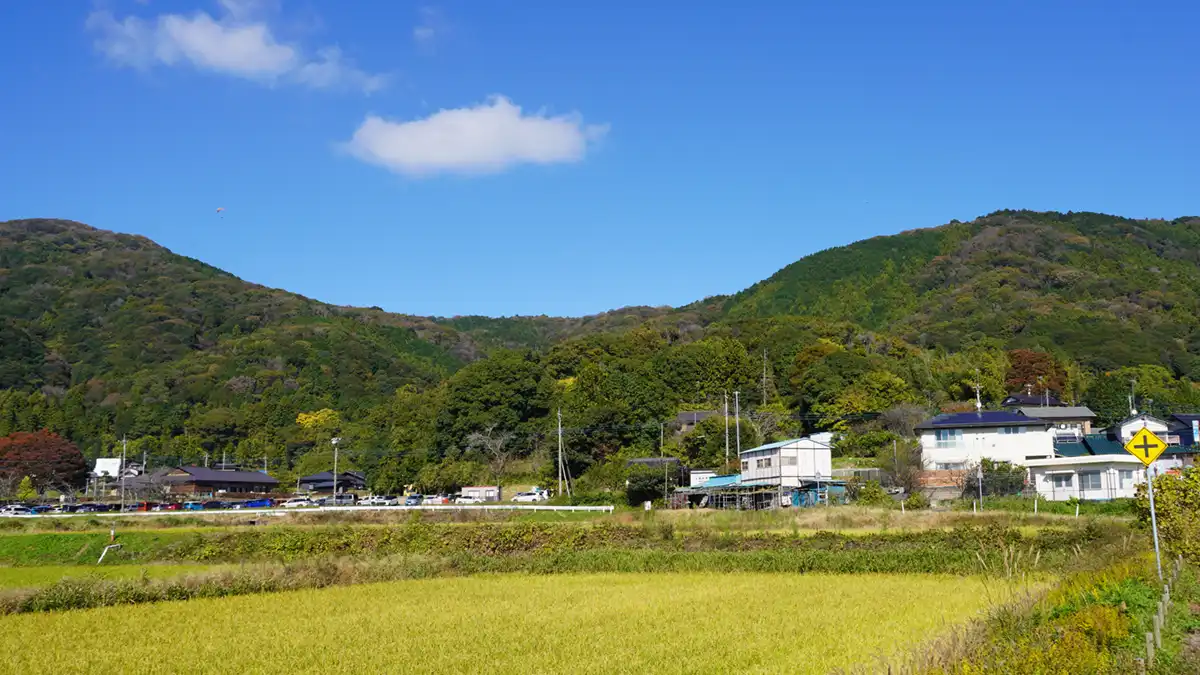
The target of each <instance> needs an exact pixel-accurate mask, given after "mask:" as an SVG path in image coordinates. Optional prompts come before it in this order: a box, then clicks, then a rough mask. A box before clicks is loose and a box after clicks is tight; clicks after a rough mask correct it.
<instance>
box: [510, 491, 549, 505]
mask: <svg viewBox="0 0 1200 675" xmlns="http://www.w3.org/2000/svg"><path fill="white" fill-rule="evenodd" d="M547 499H549V497H548V496H546V493H545V492H518V493H517V494H516V495H514V496H513V498H512V500H513V501H514V502H521V503H532V502H544V501H546V500H547Z"/></svg>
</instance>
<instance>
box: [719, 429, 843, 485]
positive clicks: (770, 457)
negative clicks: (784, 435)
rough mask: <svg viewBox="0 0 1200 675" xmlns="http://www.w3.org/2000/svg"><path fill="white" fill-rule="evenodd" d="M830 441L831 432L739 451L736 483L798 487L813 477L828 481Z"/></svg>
mask: <svg viewBox="0 0 1200 675" xmlns="http://www.w3.org/2000/svg"><path fill="white" fill-rule="evenodd" d="M832 442H833V434H830V433H823V434H813V435H812V436H806V437H805V438H793V439H791V440H787V441H779V442H778V443H767V444H766V445H760V446H758V447H757V448H750V449H749V450H743V451H742V453H741V460H742V473H741V478H740V482H741V483H762V484H764V485H774V486H779V487H800V486H802V485H805V484H807V483H809V482H811V481H814V480H821V479H824V480H830V479H831V478H832V477H833V459H832V452H831V451H830V445H831V444H832Z"/></svg>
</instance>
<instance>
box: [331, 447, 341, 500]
mask: <svg viewBox="0 0 1200 675" xmlns="http://www.w3.org/2000/svg"><path fill="white" fill-rule="evenodd" d="M341 440H342V439H340V438H338V437H337V436H334V437H333V438H331V439H329V442H330V443H333V504H334V506H337V476H338V473H337V464H338V462H337V461H338V442H340V441H341Z"/></svg>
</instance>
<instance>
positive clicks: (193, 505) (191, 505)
mask: <svg viewBox="0 0 1200 675" xmlns="http://www.w3.org/2000/svg"><path fill="white" fill-rule="evenodd" d="M183 510H184V511H203V510H204V504H203V503H201V502H184V503H183Z"/></svg>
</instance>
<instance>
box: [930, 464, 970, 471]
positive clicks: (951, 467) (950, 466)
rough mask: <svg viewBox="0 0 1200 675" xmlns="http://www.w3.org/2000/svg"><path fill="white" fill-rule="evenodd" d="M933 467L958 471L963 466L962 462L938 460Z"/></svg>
mask: <svg viewBox="0 0 1200 675" xmlns="http://www.w3.org/2000/svg"><path fill="white" fill-rule="evenodd" d="M934 467H935V468H936V469H937V470H938V471H958V470H960V469H962V468H964V467H963V464H962V462H938V463H937V464H935V465H934Z"/></svg>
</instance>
